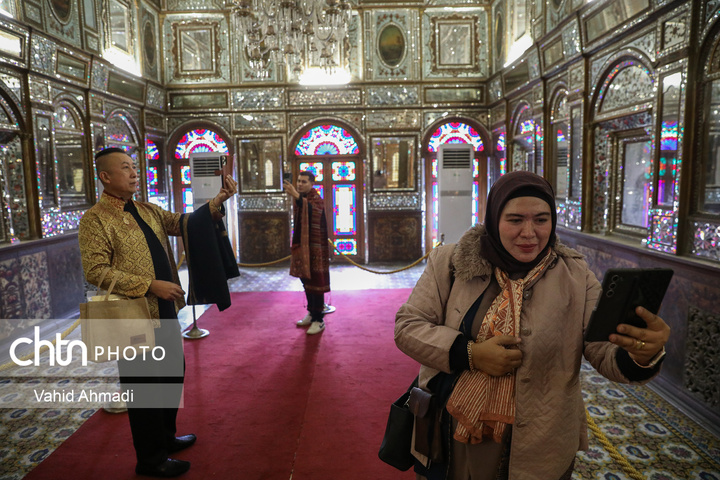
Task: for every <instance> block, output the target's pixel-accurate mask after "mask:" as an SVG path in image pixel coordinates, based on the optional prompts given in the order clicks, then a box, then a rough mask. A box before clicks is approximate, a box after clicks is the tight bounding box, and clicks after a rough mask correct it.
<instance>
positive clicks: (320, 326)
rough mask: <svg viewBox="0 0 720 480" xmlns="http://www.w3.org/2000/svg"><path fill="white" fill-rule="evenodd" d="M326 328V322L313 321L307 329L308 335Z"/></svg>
mask: <svg viewBox="0 0 720 480" xmlns="http://www.w3.org/2000/svg"><path fill="white" fill-rule="evenodd" d="M323 330H325V322H312V325H310V328H308V330H307V334H308V335H315V334H316V333H320V332H322V331H323Z"/></svg>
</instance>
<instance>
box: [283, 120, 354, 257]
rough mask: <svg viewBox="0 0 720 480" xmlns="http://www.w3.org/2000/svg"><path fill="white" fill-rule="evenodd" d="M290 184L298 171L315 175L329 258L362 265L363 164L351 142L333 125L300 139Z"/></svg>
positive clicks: (322, 127)
mask: <svg viewBox="0 0 720 480" xmlns="http://www.w3.org/2000/svg"><path fill="white" fill-rule="evenodd" d="M292 168H293V172H292V173H293V181H295V179H296V178H297V174H298V173H299V172H301V171H310V172H312V173H313V174H314V175H315V189H316V190H317V191H318V193H319V194H320V196H321V197H322V198H323V199H324V200H325V216H326V219H327V226H328V237H329V239H330V241H331V242H333V244H334V245H335V250H333V249H331V255H332V256H335V255H338V252H340V254H342V255H346V256H348V257H350V258H352V259H353V260H354V261H356V262H360V263H362V262H364V261H365V229H364V218H365V215H364V211H363V195H364V192H363V185H364V182H363V178H364V177H363V175H364V171H363V162H362V156H361V154H360V149H359V147H358V145H357V142H356V141H355V138H354V137H353V136H352V135H351V134H350V133H348V132H347V130H345V129H344V128H342V127H339V126H337V125H318V126H316V127H314V128H311V129H309V130H307V131H305V133H304V134H303V135H302V136H301V137H300V140H299V141H298V143H297V145H296V147H295V149H294V156H293V158H292Z"/></svg>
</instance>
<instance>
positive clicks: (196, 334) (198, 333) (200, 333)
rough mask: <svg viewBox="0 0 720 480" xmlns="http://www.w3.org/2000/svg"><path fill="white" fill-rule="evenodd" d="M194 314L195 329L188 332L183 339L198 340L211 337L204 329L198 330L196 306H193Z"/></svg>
mask: <svg viewBox="0 0 720 480" xmlns="http://www.w3.org/2000/svg"><path fill="white" fill-rule="evenodd" d="M192 312H193V328H191V329H190V330H188V331H187V332H185V333H183V337H185V338H189V339H191V340H195V339H197V338H203V337H207V336H208V335H210V332H209V331H207V330H205V329H204V328H198V326H197V318H195V305H193V306H192Z"/></svg>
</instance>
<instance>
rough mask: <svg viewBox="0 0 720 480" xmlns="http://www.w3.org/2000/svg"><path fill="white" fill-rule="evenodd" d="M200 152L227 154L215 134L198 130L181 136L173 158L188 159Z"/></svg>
mask: <svg viewBox="0 0 720 480" xmlns="http://www.w3.org/2000/svg"><path fill="white" fill-rule="evenodd" d="M202 152H219V153H228V147H227V144H226V143H225V140H223V139H222V137H221V136H220V135H218V134H217V133H215V132H213V131H212V130H207V129H201V128H199V129H197V130H191V131H189V132H187V133H186V134H185V135H183V137H182V138H181V139H180V141H179V142H178V144H177V148H175V158H177V159H183V158H190V154H191V153H202Z"/></svg>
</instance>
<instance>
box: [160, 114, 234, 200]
mask: <svg viewBox="0 0 720 480" xmlns="http://www.w3.org/2000/svg"><path fill="white" fill-rule="evenodd" d="M206 152H218V153H229V150H228V146H227V143H226V142H225V140H224V139H223V137H222V136H220V134H219V133H217V132H215V131H213V130H210V129H207V128H196V129H194V130H189V131H188V132H187V133H185V135H183V136H182V138H180V141H179V142H178V143H177V146H176V147H175V159H176V160H178V161H179V177H180V178H179V180H180V182H179V186H178V185H177V184H175V185H174V188H175V189H176V190H175V194H176V196H177V195H178V190H177V189H178V188H179V195H180V198H181V203H182V205H181V208H182V211H183V212H185V213H189V212H192V211H193V194H192V187H191V175H190V163H189V159H190V154H191V153H206ZM173 168H177V167H173ZM173 175H177V173H174V174H173ZM176 206H177V205H176Z"/></svg>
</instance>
